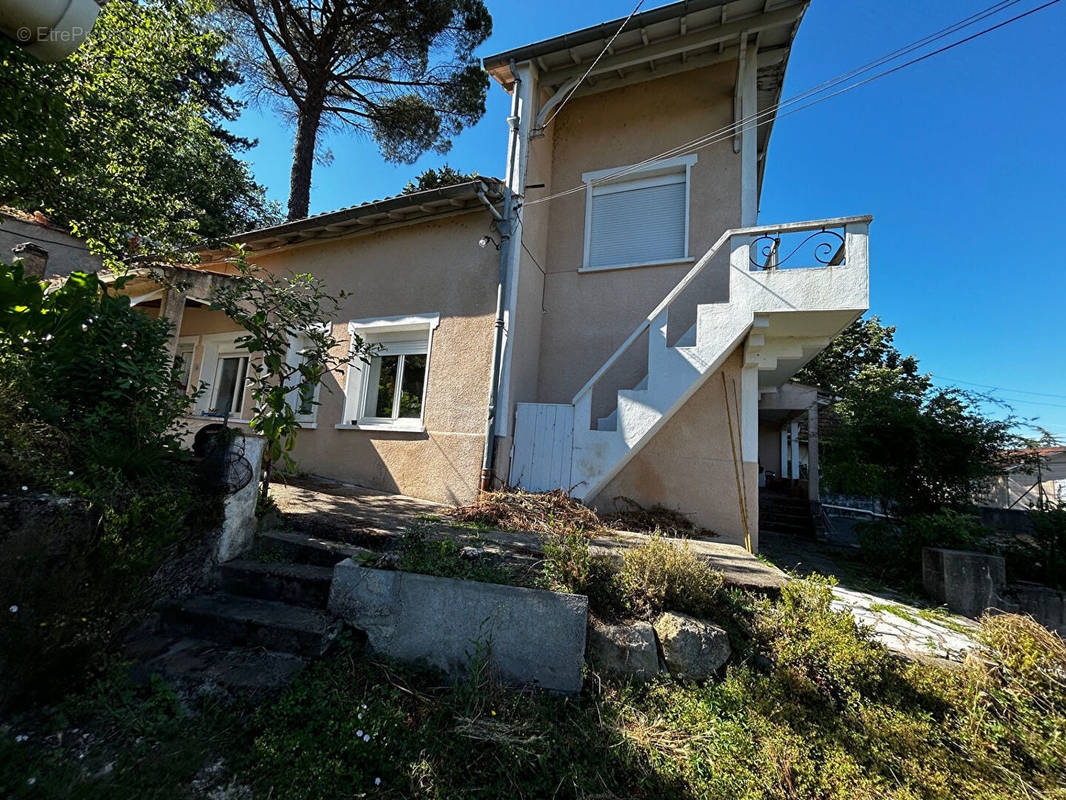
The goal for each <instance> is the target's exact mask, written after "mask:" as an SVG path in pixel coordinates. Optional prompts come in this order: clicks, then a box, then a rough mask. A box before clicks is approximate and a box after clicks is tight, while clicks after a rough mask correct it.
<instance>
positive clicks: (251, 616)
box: [127, 532, 378, 691]
mask: <svg viewBox="0 0 1066 800" xmlns="http://www.w3.org/2000/svg"><path fill="white" fill-rule="evenodd" d="M349 556H351V557H355V558H358V559H361V560H369V559H376V558H377V557H378V554H375V553H372V552H370V551H368V550H365V549H363V548H359V547H354V546H351V545H345V544H340V543H337V542H329V541H324V540H321V539H317V538H315V537H312V536H309V535H306V534H300V533H292V532H271V533H266V534H263V535H261V536H259V537H257V544H256V548H255V551H254V552H252V553H250V554H248V556H247V557H244V558H240V559H236V560H233V561H229V562H227V563H225V564H222V565H221V566H220V567H219V569H218V575H217V581H216V584H217V591H215V592H212V593H209V594H200V595H194V596H192V597H188V598H185V599H183V600H179V601H173V602H168V603H166V604H164V605H163V606H162V607H161V608H160V609H159V611H158V613H157V614H156V615H155V616H154V618H153V619H151V620H150V621H149V622H148V623H146V624H145V625H144V626H142V627H141V628H140V629H138V631H137V632H136V633H135V634H134V635H133V636H132V637H131V639H130V641H129V642H128V645H127V654H128V655H129V656H130V657H132V658H134V659H136V660H137V662H138V666H137V667H136V668H135V669H134V676H135V677H142V678H146V677H147V676H149V675H151V674H153V673H158V674H161V675H162V676H163V677H165V678H167V679H168V680H171V681H174V682H177V683H179V684H181V683H186V684H195V685H203V684H205V683H210V684H215V685H218V686H221V687H224V688H226V689H230V690H237V691H240V690H262V689H273V688H277V687H280V686H283V685H285V684H286V683H287V682H288V681H289V680H290V679H291V678H292V677H293V676H294V675H295V674H296V673H297V672H298V671H299V670H300V669H302V668H303V666H304V665H306V664H307V662H308V661H310V660H312V659H314V658H318V657H320V656H322V655H325V654H326V653H327V652H329V650H330V648H331V647H332V646H333V645H334V644H335V643H336V640H337V636H338V634H339V633H340V631H341V625H340V624H339V623H338V622H337V621H336V620H334V619H333V617H332V616H331V615H330V614H329V613H328V612H327V610H326V604H327V602H328V600H329V589H330V583H331V581H332V579H333V566H334V565H335V564H336V563H337V562H339V561H341V560H343V559H345V558H347V557H349Z"/></svg>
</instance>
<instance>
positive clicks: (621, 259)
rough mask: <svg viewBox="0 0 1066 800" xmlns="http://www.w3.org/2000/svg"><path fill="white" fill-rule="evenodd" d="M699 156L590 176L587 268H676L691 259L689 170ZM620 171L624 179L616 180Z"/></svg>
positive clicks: (589, 173)
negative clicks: (658, 266)
mask: <svg viewBox="0 0 1066 800" xmlns="http://www.w3.org/2000/svg"><path fill="white" fill-rule="evenodd" d="M695 163H696V156H695V155H688V156H683V157H681V158H676V159H671V160H669V161H658V162H656V163H655V164H653V165H649V166H648V167H641V168H640V169H632V168H627V167H615V168H612V169H606V170H598V171H596V172H587V173H585V174H584V175H583V176H582V178H583V179H584V181H585V183H586V184H587V190H586V192H585V195H586V204H585V256H584V263H583V267H582V269H584V270H597V269H617V268H620V267H636V266H649V265H653V264H670V263H676V262H678V261H684V260H686V259H687V258H688V207H689V172H690V170H691V168H692V165H693V164H695ZM619 171H625V173H624V174H623V175H620V176H618V177H615V178H612V177H610V176H612V175H615V174H616V173H618V172H619Z"/></svg>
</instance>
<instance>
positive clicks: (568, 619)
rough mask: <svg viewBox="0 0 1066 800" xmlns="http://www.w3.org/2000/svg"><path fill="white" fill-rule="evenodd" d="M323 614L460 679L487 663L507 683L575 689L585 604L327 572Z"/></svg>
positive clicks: (410, 578)
mask: <svg viewBox="0 0 1066 800" xmlns="http://www.w3.org/2000/svg"><path fill="white" fill-rule="evenodd" d="M329 610H330V611H331V612H332V613H333V614H335V615H336V616H338V617H340V618H341V619H343V620H344V621H345V622H347V623H348V624H349V625H351V626H352V627H353V628H356V629H357V630H360V631H363V632H364V633H365V634H366V637H367V644H368V646H369V647H370V649H371V650H373V651H375V652H378V653H382V654H384V655H387V656H390V657H392V658H396V659H399V660H401V661H407V662H412V663H419V662H420V663H424V664H427V665H429V666H432V667H436V668H438V669H440V670H443V671H444V672H446V673H448V674H449V675H451V676H453V677H459V676H462V675H464V674H465V673H466V672H467V670H468V668H469V666H470V663H471V661H472V660H473V659H475V658H476V657H478V656H479V655H481V654H484V656H485V657H486V658H487V659H488V662H489V666H490V668H491V669H492V670H493V672H494V674H495V675H496V676H497V677H498V678H499V679H501V680H503V681H504V682H506V683H510V684H514V685H519V686H529V685H534V686H540V687H543V688H545V689H552V690H555V691H560V692H578V691H580V690H581V669H582V667H583V665H584V659H585V628H586V626H587V624H588V598H587V597H584V596H582V595H573V594H560V593H557V592H548V591H542V590H539V589H524V588H519V587H516V586H502V585H499V584H492V583H479V582H477V581H466V580H456V579H453V578H438V577H435V576H432V575H418V574H415V573H411V572H396V571H390V570H380V569H370V568H367V567H361V566H359V565H358V564H356V563H355V562H354V561H352V560H351V559H350V558H348V559H345V560H344V561H341V562H340V563H339V564H337V566H336V567H335V568H334V571H333V585H332V587H331V589H330V596H329Z"/></svg>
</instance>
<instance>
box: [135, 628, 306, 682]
mask: <svg viewBox="0 0 1066 800" xmlns="http://www.w3.org/2000/svg"><path fill="white" fill-rule="evenodd" d="M306 664H307V659H304V658H301V657H300V656H297V655H293V654H292V653H279V652H276V651H272V650H262V649H254V650H253V649H248V648H244V647H227V646H225V645H220V644H218V642H210V641H204V640H202V639H178V640H174V639H171V640H170V646H169V647H167V648H166V649H165V650H163V652H161V653H159V654H158V655H156V656H154V657H153V658H150V659H148V660H147V661H143V662H140V663H137V664H135V665H134V666H133V667H132V668H131V670H130V677H131V678H132V679H133V680H134V681H135V682H138V683H146V682H147V681H148V679H149V678H150V677H151V676H152V675H162V676H163V677H164V678H166V679H167V680H168V681H171V682H174V683H179V684H181V683H188V684H191V685H193V686H196V687H201V686H203V685H204V684H214V685H217V686H222V687H225V688H227V689H232V690H235V691H255V690H264V691H269V690H273V689H279V688H281V687H282V686H285V685H286V684H287V683H288V682H289V681H290V680H292V678H293V677H294V676H295V675H296V673H298V672H299V671H300V670H301V669H303V668H304V666H305V665H306Z"/></svg>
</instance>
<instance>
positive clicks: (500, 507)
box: [445, 488, 607, 534]
mask: <svg viewBox="0 0 1066 800" xmlns="http://www.w3.org/2000/svg"><path fill="white" fill-rule="evenodd" d="M445 513H446V515H447V516H449V517H451V518H452V519H454V520H457V521H459V522H465V523H473V524H475V525H486V526H489V527H493V528H502V529H504V530H512V531H534V532H539V531H543V530H545V529H546V528H548V529H550V528H557V527H560V528H561V527H565V528H581V529H583V530H584V531H585V532H586V533H590V534H591V533H602V532H605V531H606V530H607V526H605V525H604V524H603V521H602V520H600V518H599V517H598V516H596V512H595V511H593V510H592V509H591V508H589V507H588V506H585V505H582V504H581V502H580V501H578V500H575V499H574V498H572V497H571V496H570V495H569V494H567V493H566V492H565V491H563V490H562V489H556V490H555V491H552V492H527V491H524V490H522V489H510V488H508V489H500V490H498V491H495V492H482V494H481V496H480V497H479V498H478V499H477V501H476V502H474V503H472V504H470V505H468V506H460V507H458V508H454V509H451V510H449V511H447V512H445Z"/></svg>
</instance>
